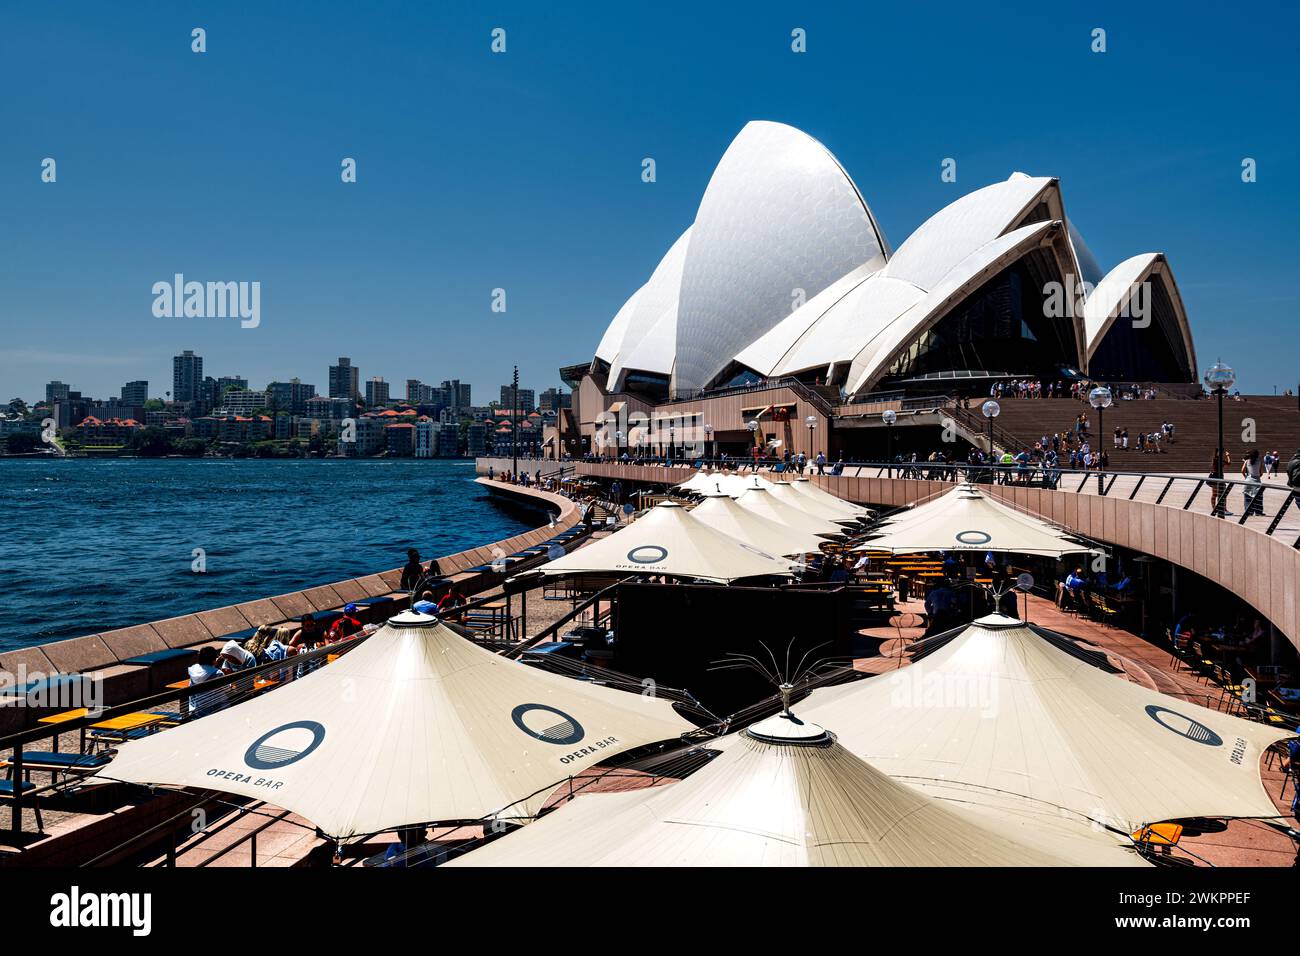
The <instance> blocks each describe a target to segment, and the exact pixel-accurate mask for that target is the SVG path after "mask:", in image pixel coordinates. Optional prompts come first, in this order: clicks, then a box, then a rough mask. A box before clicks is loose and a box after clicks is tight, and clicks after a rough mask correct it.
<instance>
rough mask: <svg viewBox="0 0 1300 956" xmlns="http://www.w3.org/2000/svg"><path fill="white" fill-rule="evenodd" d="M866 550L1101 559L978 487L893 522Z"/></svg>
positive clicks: (952, 493)
mask: <svg viewBox="0 0 1300 956" xmlns="http://www.w3.org/2000/svg"><path fill="white" fill-rule="evenodd" d="M863 547H864V548H869V549H871V550H878V551H893V552H895V553H899V554H913V553H916V552H921V551H1009V552H1014V553H1015V554H1033V555H1040V556H1044V557H1061V556H1063V555H1067V554H1081V553H1097V552H1096V551H1095V549H1093V548H1091V547H1090V546H1089V545H1087V544H1084V543H1083V542H1081V541H1079V540H1077V539H1075V538H1072V537H1071V536H1070V535H1068V534H1066V533H1065V532H1064V531H1061V530H1059V529H1057V528H1055V527H1053V526H1052V525H1050V524H1048V523H1047V522H1046V521H1042V520H1041V519H1039V518H1035V517H1033V516H1031V515H1027V514H1022V513H1021V512H1019V511H1015V510H1014V509H1012V508H1008V507H1007V506H1006V505H1004V504H1002V503H1001V502H999V501H996V500H994V499H993V498H990V497H988V496H986V495H984V494H982V493H981V492H980V491H979V490H978V489H976V488H975V486H974V485H958V486H957V487H956V488H954V489H953V490H952V491H949V492H947V493H946V494H944V495H942V496H940V497H939V498H936V499H935V500H933V501H929V502H926V503H925V504H922V505H917V506H916V507H915V508H913V509H911V510H910V511H907V512H904V513H903V514H901V515H899V516H897V517H894V518H890V519H888V520H887V521H885V522H883V523H882V524H881V526H880V528H879V537H875V538H871V539H869V540H868V541H867V542H866V543H865V544H864V545H863Z"/></svg>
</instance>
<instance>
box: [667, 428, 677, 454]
mask: <svg viewBox="0 0 1300 956" xmlns="http://www.w3.org/2000/svg"><path fill="white" fill-rule="evenodd" d="M676 454H677V427H676V426H675V425H669V426H668V460H669V462H671V461H672V459H673V456H674V455H676Z"/></svg>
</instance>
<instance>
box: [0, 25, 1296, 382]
mask: <svg viewBox="0 0 1300 956" xmlns="http://www.w3.org/2000/svg"><path fill="white" fill-rule="evenodd" d="M317 9H319V10H320V11H322V16H321V17H319V19H317V18H313V17H297V16H289V15H286V13H285V12H284V11H273V10H256V9H245V10H225V11H211V10H207V9H204V8H201V7H194V8H185V7H181V8H176V9H172V8H161V7H148V6H146V7H145V8H142V9H136V8H131V9H126V10H121V11H112V12H109V11H101V10H95V9H93V8H86V9H78V10H54V11H44V10H40V11H17V12H16V13H15V14H14V16H13V17H12V18H11V21H10V23H9V28H10V29H9V31H8V32H9V36H10V38H11V40H12V41H13V42H12V43H11V44H10V49H9V51H8V54H9V55H7V56H6V58H5V59H4V61H3V63H0V73H2V74H3V75H4V76H5V78H6V79H8V80H9V81H10V86H11V87H14V88H24V89H26V90H28V93H27V95H25V96H24V97H22V98H10V100H9V101H7V102H6V103H5V104H4V105H3V106H0V120H2V121H3V122H4V123H5V128H6V132H7V133H8V143H7V146H8V148H7V149H6V151H5V153H4V155H3V156H2V157H0V199H3V201H4V202H5V204H6V227H7V229H8V232H9V234H10V236H11V238H16V237H18V236H21V237H22V241H13V242H11V243H10V247H11V248H10V252H9V254H7V255H6V257H5V259H4V261H3V262H0V286H3V288H4V289H5V294H4V296H3V300H2V301H0V309H3V313H0V314H2V315H3V321H4V325H5V331H6V342H5V348H4V349H3V351H0V390H3V391H4V392H5V394H4V395H3V398H4V399H5V400H7V399H8V398H10V397H13V396H14V395H22V396H24V397H26V396H35V395H38V394H40V393H41V390H42V389H43V385H44V383H45V382H47V381H49V380H51V379H63V380H67V381H71V382H73V383H75V385H76V387H77V388H79V389H80V390H82V391H84V392H86V393H89V394H96V395H103V394H108V393H109V392H110V391H112V390H116V389H118V388H120V386H121V384H122V383H123V382H125V381H127V380H130V379H140V378H143V379H147V380H149V381H158V382H161V381H163V380H165V379H166V378H168V377H169V376H168V374H167V372H168V370H167V367H166V362H167V357H168V356H170V355H173V354H177V353H178V352H180V351H181V350H182V349H186V348H190V349H194V350H195V351H197V352H199V353H200V354H203V355H205V356H206V357H207V361H208V364H209V366H210V367H211V368H213V369H214V370H220V371H222V372H223V373H230V374H234V373H238V374H240V375H244V376H246V377H248V378H249V379H250V380H252V381H255V382H262V381H272V380H276V379H279V378H284V377H289V376H291V375H293V374H296V375H299V376H300V377H303V378H305V379H307V380H317V381H320V380H321V376H320V373H317V372H312V371H309V372H304V371H303V370H304V369H320V368H326V367H327V366H328V364H329V363H330V362H332V361H333V360H334V359H335V358H336V357H337V355H338V354H339V353H340V352H343V353H345V354H349V355H350V356H351V357H352V358H353V361H354V362H355V363H356V365H357V366H358V368H360V369H361V372H362V376H363V378H368V377H369V376H370V375H373V374H383V375H384V377H385V379H386V380H387V381H389V382H391V383H400V382H404V381H405V380H406V379H407V378H421V379H423V378H425V377H426V376H427V375H428V374H429V373H428V372H427V371H425V369H427V368H429V367H430V366H432V367H442V368H447V369H450V368H452V367H454V368H456V369H457V374H459V375H460V376H461V378H462V380H463V381H467V382H470V383H471V384H472V385H473V386H474V388H475V389H476V390H477V391H478V393H479V394H492V392H493V391H494V390H495V389H496V388H497V386H498V385H499V383H500V381H501V380H502V379H504V378H506V377H508V376H507V374H506V373H507V372H508V370H509V367H510V366H511V365H513V364H516V363H517V364H519V365H520V371H521V376H522V378H523V380H524V381H526V382H528V383H529V387H532V388H535V389H537V390H538V391H541V390H543V389H545V388H546V387H548V386H550V385H553V384H555V385H558V384H559V375H558V369H559V367H561V366H563V365H566V364H569V363H571V362H573V361H581V360H582V358H583V357H584V356H589V355H590V354H591V352H592V349H593V347H594V345H595V343H596V342H597V341H598V340H599V337H600V333H601V330H602V329H604V328H605V327H606V326H607V325H608V323H609V321H610V319H611V318H612V316H613V315H614V313H615V312H616V310H617V309H618V307H619V305H620V304H621V303H622V302H624V301H625V300H626V299H627V297H628V296H629V295H630V294H631V293H632V292H634V291H635V289H636V288H637V286H638V285H639V283H640V282H642V281H643V280H644V277H645V274H646V271H647V270H648V269H649V268H651V267H652V266H653V264H654V262H655V261H657V259H658V257H659V255H660V254H661V253H662V250H663V249H664V248H666V247H667V246H668V245H669V244H671V242H672V241H673V240H674V239H675V238H676V236H677V235H679V234H680V231H681V229H682V228H683V226H684V225H686V224H688V223H689V222H690V219H691V216H692V213H693V210H694V208H695V205H696V204H697V203H698V201H699V197H700V195H701V194H702V193H703V191H704V188H705V186H706V184H707V181H708V177H709V175H710V174H711V171H712V169H713V166H714V164H715V163H716V159H717V156H718V155H719V154H720V152H721V150H722V149H723V148H724V147H725V145H726V143H727V142H729V141H730V140H731V139H732V138H733V137H734V136H735V135H736V133H737V132H738V131H739V130H740V129H741V128H742V127H743V126H744V124H745V123H746V122H748V121H750V120H754V119H771V120H776V121H781V122H789V123H791V124H793V125H795V126H796V127H798V128H800V129H803V130H806V131H807V132H808V133H809V134H810V135H812V136H814V137H816V138H817V139H819V140H820V141H822V142H823V143H825V144H826V146H827V147H828V149H830V150H832V151H833V152H834V154H835V155H836V156H837V157H839V158H840V159H841V160H842V161H843V162H844V164H845V167H846V168H848V169H850V170H851V171H852V173H853V176H854V178H855V181H856V183H857V185H858V187H859V188H860V189H861V190H862V192H863V194H864V196H865V197H866V198H867V200H868V201H869V202H870V203H871V208H872V209H873V211H874V212H875V213H876V215H877V216H878V217H879V219H880V222H881V225H882V227H883V230H884V232H885V234H886V235H887V236H888V237H889V238H890V240H891V242H892V244H893V245H895V246H897V245H898V244H900V243H901V242H902V240H903V239H905V238H906V237H907V236H908V235H909V234H910V233H911V232H912V231H913V230H914V229H915V228H916V227H917V226H918V225H919V224H920V223H921V222H923V221H924V220H925V219H926V218H927V217H928V216H930V215H931V214H932V213H934V212H935V211H936V210H938V209H939V208H941V207H943V206H944V205H946V204H948V203H949V202H951V201H952V200H953V199H954V198H956V197H957V196H959V195H962V194H964V193H967V192H969V191H971V190H973V189H976V188H978V187H980V186H983V185H987V184H988V183H991V182H996V181H1000V180H1003V179H1005V178H1006V177H1007V176H1008V175H1009V174H1010V173H1012V172H1014V171H1017V170H1021V171H1025V172H1027V173H1029V174H1031V175H1053V176H1059V177H1060V179H1061V184H1062V189H1063V191H1064V192H1065V194H1066V195H1067V197H1068V201H1069V203H1070V208H1071V209H1072V210H1073V211H1074V213H1075V215H1076V216H1077V217H1078V220H1079V224H1080V227H1081V228H1082V229H1083V230H1084V231H1085V232H1086V234H1087V236H1088V241H1089V245H1090V246H1091V247H1092V250H1093V252H1094V253H1096V255H1097V257H1098V259H1100V260H1101V262H1102V264H1103V265H1105V266H1107V267H1110V266H1113V265H1115V264H1116V263H1117V262H1118V261H1120V259H1122V258H1123V257H1124V256H1126V255H1128V254H1129V253H1131V252H1133V251H1140V250H1146V249H1162V250H1163V251H1165V252H1166V253H1167V254H1168V256H1169V260H1170V262H1171V264H1172V266H1173V268H1174V269H1175V270H1176V272H1177V274H1178V276H1179V281H1180V288H1181V291H1182V293H1183V296H1184V299H1185V301H1186V304H1187V310H1188V314H1189V316H1190V321H1191V324H1192V328H1193V331H1194V333H1195V337H1196V341H1197V343H1198V349H1199V353H1200V355H1199V357H1200V359H1201V362H1200V364H1201V365H1202V366H1206V365H1209V364H1211V363H1213V361H1214V360H1215V359H1217V358H1222V359H1223V360H1224V361H1225V362H1227V363H1228V364H1230V365H1232V366H1233V367H1234V368H1236V369H1237V370H1238V372H1239V375H1240V385H1241V388H1242V389H1243V391H1248V392H1250V391H1254V392H1263V393H1271V392H1272V391H1274V390H1275V389H1276V390H1278V391H1281V390H1283V389H1285V388H1287V387H1294V385H1295V382H1294V378H1295V369H1294V358H1295V355H1296V354H1297V349H1300V328H1298V326H1297V323H1296V322H1295V321H1294V319H1293V317H1292V313H1293V312H1294V310H1295V307H1296V304H1297V303H1296V296H1295V293H1294V288H1293V286H1292V285H1291V282H1290V273H1291V270H1292V262H1293V261H1294V258H1295V256H1294V252H1295V238H1294V229H1293V225H1292V220H1293V217H1292V215H1291V211H1292V210H1293V209H1294V208H1295V206H1296V203H1297V199H1298V197H1300V187H1298V186H1297V183H1296V181H1295V177H1293V176H1291V175H1289V171H1290V170H1291V169H1293V168H1294V165H1295V162H1296V160H1297V144H1296V138H1295V135H1294V132H1293V130H1292V128H1291V127H1290V125H1289V124H1287V123H1286V122H1285V117H1286V116H1287V115H1289V109H1288V104H1289V102H1290V100H1291V99H1292V98H1293V95H1294V92H1295V86H1296V78H1295V76H1294V71H1292V70H1291V69H1290V66H1289V63H1290V56H1289V49H1288V47H1287V39H1286V38H1287V37H1288V36H1289V35H1290V33H1291V31H1289V30H1287V29H1285V28H1284V27H1283V28H1279V29H1277V30H1275V31H1269V32H1265V33H1261V32H1260V31H1259V30H1258V29H1256V28H1254V27H1253V25H1252V23H1251V22H1249V18H1246V19H1247V22H1237V21H1236V20H1233V19H1227V20H1224V21H1223V22H1219V18H1216V20H1215V22H1216V24H1217V25H1216V28H1215V30H1214V31H1213V33H1212V35H1207V33H1206V31H1205V30H1204V26H1203V19H1202V18H1200V17H1197V16H1191V15H1189V16H1186V17H1184V18H1180V19H1176V20H1171V19H1170V18H1168V17H1165V16H1163V15H1161V14H1160V12H1158V11H1149V12H1148V11H1142V10H1128V9H1124V8H1122V7H1119V6H1114V7H1108V6H1105V5H1103V6H1100V7H1098V8H1097V9H1096V10H1095V11H1090V12H1089V14H1088V16H1087V17H1086V18H1085V17H1071V18H1066V19H1064V20H1060V21H1053V20H1052V19H1050V18H1049V17H1047V15H1046V14H1041V13H1039V12H1036V11H1033V12H1025V13H1023V14H1022V15H1019V16H1016V17H1010V18H1005V19H998V20H996V21H994V20H990V19H989V18H988V17H987V16H985V15H984V14H982V13H981V12H980V11H978V10H963V9H956V10H950V11H947V12H945V13H944V15H942V16H935V15H933V13H932V11H929V10H917V11H908V10H906V9H902V8H900V7H897V6H895V7H890V8H885V9H881V10H872V11H870V12H867V11H861V12H855V11H850V10H842V9H826V10H819V11H816V12H813V13H806V12H803V11H800V12H797V13H796V12H794V11H791V10H789V9H786V8H784V7H782V6H780V5H776V4H759V5H756V6H754V7H752V8H749V9H747V16H746V18H745V19H744V21H743V22H739V21H737V20H736V19H735V18H734V17H732V16H731V15H729V14H728V13H727V12H725V11H696V12H694V13H693V14H692V26H691V28H690V29H686V30H683V29H682V28H681V27H680V25H678V24H675V23H673V21H672V18H664V19H662V20H657V19H655V18H650V20H649V21H646V19H645V18H642V17H639V16H637V15H635V14H630V13H610V12H608V11H601V12H600V14H599V15H598V16H597V15H593V14H592V13H590V12H587V10H586V9H584V8H575V9H571V10H564V11H540V10H539V11H531V10H528V9H526V8H520V9H510V8H508V7H507V8H505V9H502V10H494V11H493V12H491V13H490V14H489V13H480V12H477V11H466V10H454V9H453V10H446V11H442V10H439V11H436V12H435V11H427V10H424V9H421V8H417V7H409V8H408V7H402V8H397V9H396V10H395V11H394V12H393V14H392V16H390V17H389V18H386V19H385V20H383V21H382V22H377V21H371V20H367V19H365V18H355V22H354V23H352V24H351V28H350V29H349V30H347V31H342V34H340V31H338V30H337V29H336V26H337V23H336V21H337V16H335V17H331V16H328V15H325V14H327V13H328V12H329V11H334V12H335V13H336V14H337V15H338V16H344V17H347V14H346V12H345V11H346V8H345V7H340V6H337V5H335V4H331V3H322V4H321V5H319V8H317ZM591 9H592V10H595V9H596V8H591ZM1207 9H1209V8H1207ZM341 11H343V12H341ZM1260 16H1268V17H1272V18H1274V19H1275V20H1277V21H1278V22H1279V23H1281V24H1285V23H1294V19H1295V14H1294V10H1292V9H1291V8H1289V7H1285V6H1281V5H1276V6H1275V5H1266V9H1265V10H1264V11H1261V12H1260ZM347 19H349V21H351V20H352V19H353V18H350V17H347ZM196 25H201V26H203V27H204V29H206V30H207V37H208V46H207V51H206V52H204V53H202V54H196V53H193V52H192V51H191V49H190V31H191V29H193V28H194V27H195V26H196ZM497 27H501V28H503V29H506V30H507V31H508V36H509V44H508V48H507V51H506V52H505V53H502V54H493V53H492V52H491V50H490V33H491V31H492V30H493V29H494V28H497ZM794 28H798V29H801V30H804V31H806V37H807V45H806V52H805V53H795V52H793V51H792V49H791V40H790V37H791V31H792V29H794ZM1097 28H1104V29H1105V31H1106V37H1107V49H1106V51H1105V52H1104V53H1095V52H1093V51H1092V50H1091V49H1090V46H1091V44H1092V37H1091V34H1092V31H1093V30H1095V29H1097ZM922 37H925V38H927V39H926V40H925V41H924V42H923V41H922V39H921V38H922ZM434 38H437V39H436V40H435V39H434ZM432 45H436V47H437V54H436V56H435V55H431V54H430V49H431V48H432ZM50 49H58V50H60V51H61V55H62V56H63V57H65V58H66V59H67V62H68V63H69V64H72V63H75V64H76V69H69V70H53V71H51V70H49V69H48V65H49V64H48V62H47V61H46V57H45V53H44V51H48V50H50ZM566 50H567V51H574V53H575V54H577V53H580V55H563V51H566ZM935 50H942V51H943V55H942V56H935V55H933V51H935ZM668 61H672V62H675V63H678V65H679V69H676V70H673V71H668V72H665V71H663V70H662V64H663V63H664V62H668ZM868 63H869V67H864V64H868ZM1192 63H1195V64H1196V68H1194V69H1192V68H1190V66H1189V64H1192ZM125 64H130V67H129V68H126V67H125V66H124V65H125ZM339 64H345V66H344V67H342V68H340V66H339ZM1045 72H1050V75H1051V76H1052V78H1053V79H1052V81H1051V82H1050V83H1045V82H1042V81H1041V80H1040V79H1037V78H1039V77H1041V76H1042V75H1044V73H1045ZM1225 75H1230V76H1234V77H1236V78H1237V80H1238V82H1239V84H1240V86H1236V85H1233V84H1225V83H1223V82H1221V81H1220V77H1222V76H1225ZM38 76H39V77H40V78H41V79H40V82H39V83H33V82H30V81H29V80H30V78H32V77H38ZM728 76H733V77H741V76H743V77H745V82H744V83H743V84H740V83H734V82H729V81H725V80H724V81H720V80H719V78H720V77H728ZM1170 76H1177V77H1178V82H1177V83H1176V84H1172V85H1171V84H1170V83H1169V82H1168V78H1169V77H1170ZM596 77H599V82H594V79H595V78H596ZM87 78H93V80H94V82H93V83H87V82H86V81H87ZM393 78H396V79H397V82H393ZM1155 95H1158V97H1159V108H1158V109H1155V108H1153V103H1152V97H1153V96H1155ZM521 96H522V97H523V98H524V101H525V102H527V103H528V104H529V108H528V109H526V110H521V109H519V103H520V97H521ZM917 103H928V104H935V103H942V104H944V107H945V108H944V109H943V110H942V111H941V112H936V111H935V110H934V109H932V108H930V109H924V110H917V109H915V104H917ZM1066 103H1076V104H1081V105H1080V106H1079V107H1078V108H1062V104H1066ZM1211 115H1212V116H1214V117H1215V118H1216V124H1215V136H1214V137H1213V138H1211V139H1210V140H1209V141H1208V142H1207V140H1206V138H1205V136H1204V130H1205V125H1204V121H1205V117H1206V116H1211ZM230 116H238V118H239V122H238V124H235V125H232V124H230V123H228V122H227V121H226V119H227V118H229V117H230ZM160 117H166V118H167V120H166V127H165V131H163V132H160V127H159V118H160ZM991 129H992V130H993V131H994V135H992V136H990V130H991ZM286 144H291V145H286ZM268 147H270V151H269V152H270V153H271V154H274V156H273V158H272V157H271V156H270V155H269V154H268ZM46 158H52V159H54V160H56V161H57V164H58V165H57V171H58V175H57V179H56V181H54V182H42V180H41V174H42V163H43V161H44V160H45V159H46ZM348 159H352V160H355V162H356V177H357V180H356V182H355V183H346V182H344V181H342V179H341V176H340V166H341V164H342V163H344V162H345V161H346V160H348ZM647 159H650V160H653V161H654V172H655V176H654V180H653V181H650V182H647V181H645V180H644V178H643V177H644V172H645V165H644V164H645V161H646V160H647ZM948 159H952V160H954V161H955V171H956V173H955V179H954V181H945V180H944V179H943V178H942V177H941V174H942V170H943V164H944V163H945V161H946V160H948ZM1247 159H1249V160H1250V161H1251V162H1252V164H1253V166H1254V168H1255V169H1256V170H1257V177H1255V180H1254V181H1252V182H1245V181H1243V177H1242V172H1243V166H1242V164H1243V162H1245V161H1246V160H1247ZM177 274H182V275H184V277H185V278H187V279H193V280H194V281H197V282H203V283H215V282H226V281H229V282H232V283H234V282H239V283H247V282H257V283H260V320H259V322H258V323H257V325H256V327H241V326H242V323H241V322H240V321H239V320H238V319H237V318H199V317H189V318H186V317H179V318H178V317H160V316H158V315H156V314H155V311H154V309H153V306H154V304H155V297H156V294H155V293H154V292H153V291H152V290H153V288H154V286H155V284H157V283H168V282H171V281H172V280H173V277H174V276H176V275H177ZM497 289H503V290H504V291H505V301H506V303H507V307H506V311H505V312H504V313H501V312H494V311H492V309H493V304H494V302H496V301H497V297H496V296H495V294H494V290H497ZM178 294H179V292H178ZM1243 323H1244V324H1245V325H1244V328H1245V329H1246V334H1243ZM327 342H328V343H332V344H330V345H328V346H325V345H322V344H321V343H327ZM289 355H292V356H293V359H292V361H291V362H287V361H286V360H285V358H284V357H285V356H289ZM445 374H447V373H437V374H435V375H434V376H433V377H434V378H442V377H443V376H444V375H445Z"/></svg>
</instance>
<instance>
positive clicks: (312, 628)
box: [289, 614, 325, 654]
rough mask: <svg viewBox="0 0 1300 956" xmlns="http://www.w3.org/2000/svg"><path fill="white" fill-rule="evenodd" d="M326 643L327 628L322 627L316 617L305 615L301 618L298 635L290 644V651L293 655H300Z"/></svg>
mask: <svg viewBox="0 0 1300 956" xmlns="http://www.w3.org/2000/svg"><path fill="white" fill-rule="evenodd" d="M324 642H325V628H323V627H321V625H320V622H319V621H317V620H316V618H315V617H313V616H312V615H310V614H304V615H303V616H302V617H301V618H299V627H298V633H297V634H295V635H294V636H293V640H291V641H290V642H289V650H290V652H291V653H295V654H300V653H302V652H303V651H309V650H311V649H312V648H313V647H315V646H316V645H317V644H323V643H324Z"/></svg>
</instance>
